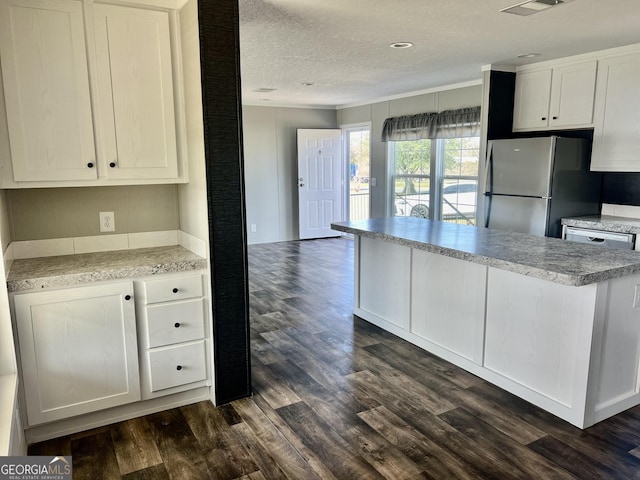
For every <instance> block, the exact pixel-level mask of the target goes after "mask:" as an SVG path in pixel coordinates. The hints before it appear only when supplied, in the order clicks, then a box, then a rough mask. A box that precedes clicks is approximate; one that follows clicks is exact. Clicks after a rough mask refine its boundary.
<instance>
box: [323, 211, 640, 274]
mask: <svg viewBox="0 0 640 480" xmlns="http://www.w3.org/2000/svg"><path fill="white" fill-rule="evenodd" d="M331 226H332V228H333V229H334V230H338V231H341V232H346V233H352V234H354V235H360V236H363V237H369V238H375V239H381V240H385V241H387V242H391V243H397V244H399V245H405V246H408V247H412V248H416V249H419V250H425V251H427V252H432V253H437V254H439V255H445V256H447V257H451V258H457V259H460V260H466V261H469V262H474V263H479V264H481V265H487V266H489V267H495V268H499V269H502V270H508V271H511V272H515V273H519V274H522V275H528V276H531V277H535V278H540V279H543V280H549V281H552V282H555V283H559V284H562V285H571V286H581V285H589V284H592V283H597V282H601V281H605V280H609V279H612V278H618V277H624V276H627V275H631V274H634V273H640V252H636V251H631V250H627V251H624V250H616V249H609V248H602V247H598V246H594V245H583V244H578V243H574V242H567V241H565V240H561V239H559V238H548V237H537V236H534V235H527V234H524V233H514V232H505V231H501V230H493V229H488V228H477V227H472V226H466V225H456V224H453V223H446V222H435V221H430V220H423V219H419V218H413V217H394V218H379V219H371V220H362V221H354V222H341V223H334V224H332V225H331Z"/></svg>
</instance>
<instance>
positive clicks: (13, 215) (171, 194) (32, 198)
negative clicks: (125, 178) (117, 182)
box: [6, 185, 179, 242]
mask: <svg viewBox="0 0 640 480" xmlns="http://www.w3.org/2000/svg"><path fill="white" fill-rule="evenodd" d="M6 195H7V200H8V201H7V204H8V208H9V215H10V228H11V241H14V242H15V241H21V240H44V239H49V238H66V237H85V236H93V235H110V234H111V233H102V234H101V233H100V222H99V215H98V214H99V212H114V218H115V226H116V229H115V232H113V233H116V234H117V233H138V232H153V231H162V230H177V229H178V227H179V220H178V195H177V189H176V186H175V185H142V186H119V187H77V188H33V189H19V190H7V191H6Z"/></svg>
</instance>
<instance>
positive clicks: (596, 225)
mask: <svg viewBox="0 0 640 480" xmlns="http://www.w3.org/2000/svg"><path fill="white" fill-rule="evenodd" d="M562 224H563V225H566V226H568V227H581V228H592V229H594V230H604V231H605V232H616V233H635V234H640V219H637V218H627V217H614V216H613V215H589V216H585V217H568V218H563V219H562Z"/></svg>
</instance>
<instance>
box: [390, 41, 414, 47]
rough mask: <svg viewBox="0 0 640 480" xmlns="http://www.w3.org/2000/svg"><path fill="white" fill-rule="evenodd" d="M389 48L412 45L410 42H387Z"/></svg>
mask: <svg viewBox="0 0 640 480" xmlns="http://www.w3.org/2000/svg"><path fill="white" fill-rule="evenodd" d="M389 46H390V47H391V48H411V47H413V43H411V42H395V43H391V44H389Z"/></svg>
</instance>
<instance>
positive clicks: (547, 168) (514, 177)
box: [487, 137, 556, 197]
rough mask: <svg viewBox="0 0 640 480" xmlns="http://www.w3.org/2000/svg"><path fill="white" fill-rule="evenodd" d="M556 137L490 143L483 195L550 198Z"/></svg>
mask: <svg viewBox="0 0 640 480" xmlns="http://www.w3.org/2000/svg"><path fill="white" fill-rule="evenodd" d="M555 140H556V137H540V138H520V139H513V140H493V141H492V142H491V157H490V162H491V163H490V165H489V172H488V173H489V178H488V179H487V187H488V188H487V191H489V192H492V193H497V194H504V195H523V196H530V197H549V196H551V172H552V170H553V152H554V150H555Z"/></svg>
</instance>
